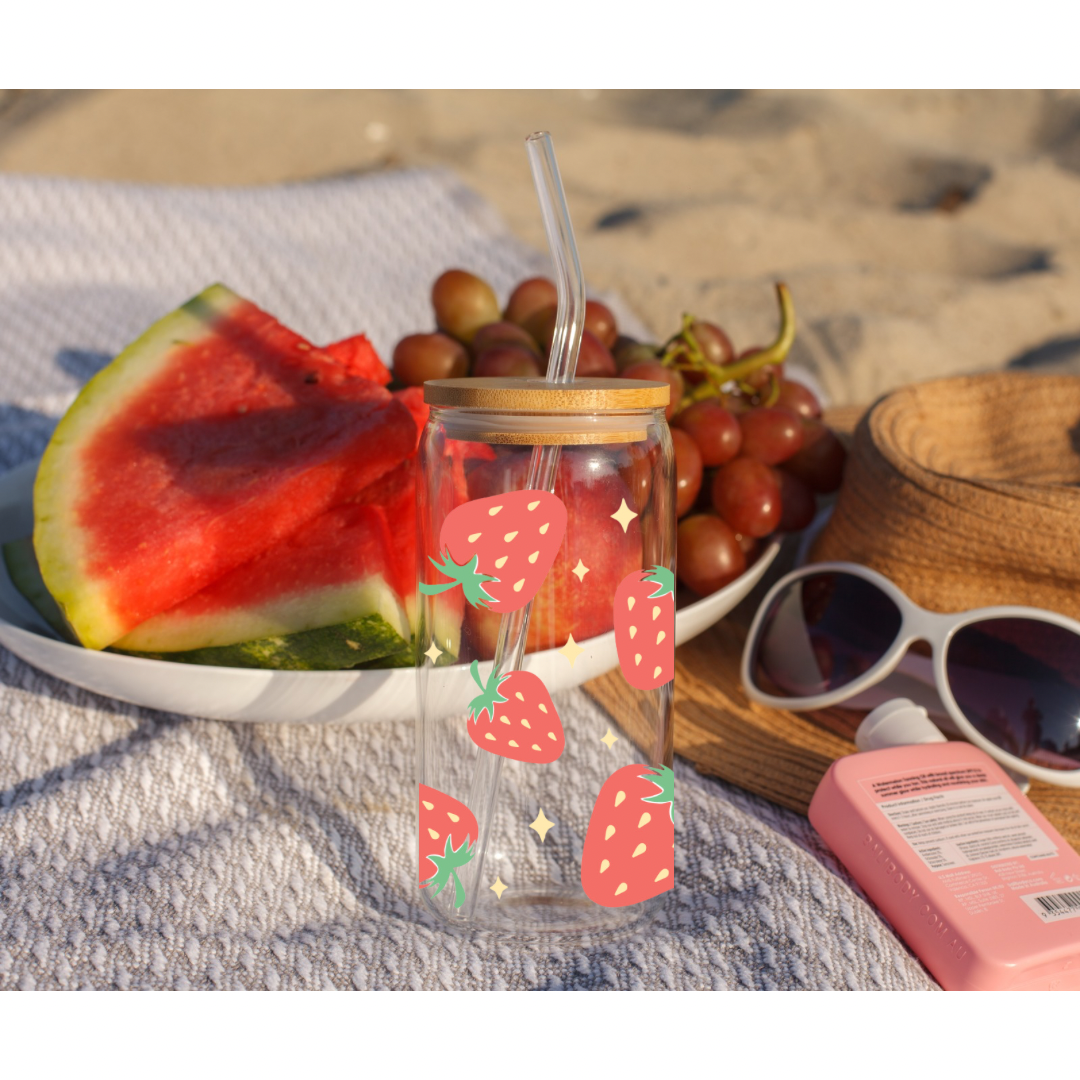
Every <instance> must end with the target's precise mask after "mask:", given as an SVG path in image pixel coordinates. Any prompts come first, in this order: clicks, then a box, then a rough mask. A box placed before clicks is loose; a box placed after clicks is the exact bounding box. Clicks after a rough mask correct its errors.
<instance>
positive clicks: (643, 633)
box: [614, 566, 675, 690]
mask: <svg viewBox="0 0 1080 1080" xmlns="http://www.w3.org/2000/svg"><path fill="white" fill-rule="evenodd" d="M614 618H615V649H616V651H617V652H618V654H619V667H621V668H622V673H623V675H625V676H626V681H627V682H628V683H629V684H630V685H631V686H633V687H636V688H637V689H638V690H655V689H656V688H657V687H658V686H663V685H664V683H667V682H671V680H672V679H674V678H675V575H674V574H673V573H672V572H671V571H670V570H669V569H668V568H667V567H666V566H654V567H653V568H652V569H651V570H635V571H634V572H633V573H632V574H627V575H626V577H624V578H623V579H622V581H621V582H620V583H619V587H618V588H617V589H616V590H615V603H614Z"/></svg>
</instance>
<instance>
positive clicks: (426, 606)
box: [417, 379, 675, 934]
mask: <svg viewBox="0 0 1080 1080" xmlns="http://www.w3.org/2000/svg"><path fill="white" fill-rule="evenodd" d="M668 394H669V388H668V386H667V384H665V383H659V382H657V383H650V382H644V381H638V380H627V379H578V380H575V381H574V382H571V383H567V384H565V385H562V386H555V385H553V384H551V383H548V382H545V381H543V380H540V379H445V380H435V381H431V382H428V383H426V384H425V388H424V400H425V401H426V402H427V403H428V405H429V406H430V415H429V419H428V422H427V425H426V426H425V429H424V432H423V435H422V437H421V443H420V449H419V453H418V460H419V469H420V473H419V474H418V478H417V547H418V550H417V560H418V568H419V586H418V589H419V592H418V596H417V605H418V612H419V622H418V637H419V646H418V653H419V666H418V668H417V719H418V739H417V745H418V754H417V770H418V781H419V792H418V800H419V806H418V813H419V831H418V835H419V850H418V862H419V879H418V880H419V885H420V889H421V896H422V897H423V899H424V902H425V903H426V905H427V907H428V908H429V909H430V911H431V912H432V913H434V914H435V915H436V916H437V917H439V918H440V919H441V920H443V921H445V922H446V923H449V924H452V925H457V926H462V927H467V928H483V929H494V930H505V931H510V932H514V933H518V934H520V933H527V932H531V931H557V932H561V931H582V930H584V931H589V932H593V931H609V930H614V929H618V928H622V927H627V926H630V925H632V924H634V923H636V922H638V920H640V919H641V918H642V916H644V915H647V914H648V913H649V912H650V911H652V910H654V909H655V908H656V907H657V906H658V905H659V903H660V902H661V894H662V893H663V892H665V891H666V890H668V889H670V888H671V887H672V885H673V882H674V862H673V860H674V810H673V803H672V797H673V776H672V773H671V765H672V752H673V743H672V706H673V694H674V655H675V654H674V648H675V646H674V637H675V597H674V570H675V466H674V453H673V449H672V442H671V435H670V432H669V431H668V427H667V423H666V421H665V418H664V408H665V406H666V405H667V403H668ZM612 668H617V669H618V670H619V671H621V675H620V676H615V677H616V678H618V680H619V685H620V686H621V688H622V690H623V691H624V692H623V694H622V700H621V703H620V708H619V714H618V715H617V716H609V715H608V714H607V713H605V712H604V711H603V710H602V709H601V708H600V707H599V706H598V705H594V704H591V703H590V702H589V701H588V699H585V698H582V697H581V696H580V695H575V694H572V693H571V691H572V689H573V688H574V687H577V686H579V685H580V684H582V683H584V682H586V681H587V680H588V679H590V678H594V677H597V676H600V675H603V674H605V673H606V672H608V671H610V670H611V669H612Z"/></svg>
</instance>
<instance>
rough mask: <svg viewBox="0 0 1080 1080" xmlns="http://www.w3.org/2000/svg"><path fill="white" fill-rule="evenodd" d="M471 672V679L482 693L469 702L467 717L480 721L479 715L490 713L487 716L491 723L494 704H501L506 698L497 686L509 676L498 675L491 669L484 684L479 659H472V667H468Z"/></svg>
mask: <svg viewBox="0 0 1080 1080" xmlns="http://www.w3.org/2000/svg"><path fill="white" fill-rule="evenodd" d="M469 670H470V671H471V672H472V677H473V680H474V681H475V683H476V685H477V686H479V687H480V689H481V690H482V691H483V693H481V694H479V695H477V696H476V697H474V698H473V699H472V701H470V702H469V717H470V718H471V719H472V720H473V722H474V723H479V722H480V717H481V716H483V715H484V713H485V712H487V713H490V714H491V715H490V716H489V717H488V723H491V724H493V723H494V722H495V706H496V705H501V704H502V703H503V702H504V701H506V700H507V699H506V698H504V697H503V696H502V694H501V693H499V687H500V686H501V685H502V684H503V683H504V682H506V680H507V679H509V678H510V676H509V675H500V674H499V673H498V672H497V671H495V670H494V669H492V672H491V676H490V678H489V679H488V681H487V684H486V685H485V684H484V683H482V682H481V681H480V661H479V660H474V661H473V662H472V667H470V668H469Z"/></svg>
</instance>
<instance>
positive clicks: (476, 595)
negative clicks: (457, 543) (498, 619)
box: [420, 548, 499, 607]
mask: <svg viewBox="0 0 1080 1080" xmlns="http://www.w3.org/2000/svg"><path fill="white" fill-rule="evenodd" d="M442 557H443V562H439V561H438V560H436V559H435V558H434V557H433V556H431V555H429V556H428V560H429V561H430V562H431V563H432V564H434V566H435V568H436V569H437V570H438V571H439V573H440V574H445V575H446V576H447V577H448V578H453V579H454V580H453V581H447V582H444V583H443V584H441V585H427V584H425V583H424V582H420V591H421V592H422V593H423V594H424V595H425V596H437V595H438V594H439V593H442V592H446V591H447V589H453V588H456V587H457V586H458V585H460V586H461V591H462V592H463V593H464V594H465V599H466V600H468V602H469V603H470V604H471V605H472V606H473V607H487V604H486V603H485V601H486V600H494V599H495V597H494V596H492V595H491V593H489V592H488V591H487V590H486V589H485V588H484V583H485V582H487V581H498V580H499V579H498V578H497V577H492V576H491V574H482V573H480V571H479V570H477V569H476V567H477V564H478V563H479V562H480V556H479V555H474V556H473V557H472V559H471V560H470V561H469V562H467V563H456V562H454V557H453V556H452V555H451V554H450V549H449V548H447V549H446V550H445V551H443V554H442Z"/></svg>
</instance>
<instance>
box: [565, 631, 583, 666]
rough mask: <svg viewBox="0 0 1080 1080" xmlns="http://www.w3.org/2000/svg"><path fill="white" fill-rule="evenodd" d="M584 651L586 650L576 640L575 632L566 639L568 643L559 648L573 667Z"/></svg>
mask: <svg viewBox="0 0 1080 1080" xmlns="http://www.w3.org/2000/svg"><path fill="white" fill-rule="evenodd" d="M584 651H585V650H584V649H583V648H582V647H581V646H580V645H579V644H578V643H577V642H576V641H575V640H574V635H573V634H571V635H570V636H569V637H568V638H567V639H566V644H565V645H564V646H563V647H562V648H561V649H560V650H559V652H561V653H562V654H563V656H565V657H566V659H567V660H569V661H570V666H571V667H573V666H574V661H575V660H576V659H577V658H578V657H579V656H580V655H581V654H582V653H583V652H584Z"/></svg>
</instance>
